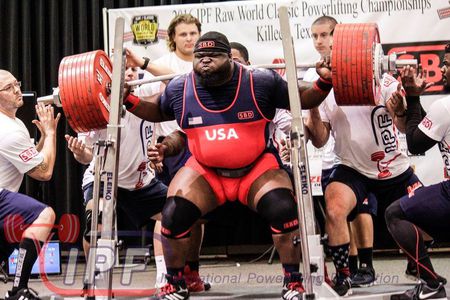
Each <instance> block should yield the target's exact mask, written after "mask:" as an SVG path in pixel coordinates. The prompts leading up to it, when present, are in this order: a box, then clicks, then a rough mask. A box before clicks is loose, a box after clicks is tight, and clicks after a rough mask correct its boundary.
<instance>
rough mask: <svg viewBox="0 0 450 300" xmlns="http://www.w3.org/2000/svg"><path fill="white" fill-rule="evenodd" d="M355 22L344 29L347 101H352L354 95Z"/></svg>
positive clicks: (343, 53)
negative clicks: (352, 34) (353, 53)
mask: <svg viewBox="0 0 450 300" xmlns="http://www.w3.org/2000/svg"><path fill="white" fill-rule="evenodd" d="M353 28H354V26H353V24H347V26H346V28H345V31H344V43H345V45H346V47H345V48H344V49H343V52H342V55H343V61H344V62H345V66H344V71H345V76H344V87H345V90H344V92H345V101H346V103H347V104H348V103H350V102H351V99H352V95H353V80H352V70H351V69H352V64H353V56H352V53H351V52H352V48H353V41H352V36H351V33H352V31H353Z"/></svg>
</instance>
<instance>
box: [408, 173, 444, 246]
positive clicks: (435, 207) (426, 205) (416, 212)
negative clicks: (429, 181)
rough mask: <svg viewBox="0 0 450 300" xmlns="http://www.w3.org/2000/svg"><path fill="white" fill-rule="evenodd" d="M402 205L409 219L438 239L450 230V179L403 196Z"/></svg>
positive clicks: (442, 237)
mask: <svg viewBox="0 0 450 300" xmlns="http://www.w3.org/2000/svg"><path fill="white" fill-rule="evenodd" d="M400 206H401V208H402V210H403V212H404V213H405V216H406V218H407V220H408V221H410V222H411V223H413V224H415V225H417V226H419V227H420V228H421V229H423V230H424V231H425V232H426V233H428V234H429V235H431V236H432V237H433V238H434V239H436V240H440V239H442V240H447V239H448V236H449V232H450V181H448V180H447V181H443V182H441V183H438V184H434V185H431V186H427V187H423V188H421V189H418V190H416V191H413V192H411V193H409V194H408V195H406V196H403V197H402V198H401V199H400Z"/></svg>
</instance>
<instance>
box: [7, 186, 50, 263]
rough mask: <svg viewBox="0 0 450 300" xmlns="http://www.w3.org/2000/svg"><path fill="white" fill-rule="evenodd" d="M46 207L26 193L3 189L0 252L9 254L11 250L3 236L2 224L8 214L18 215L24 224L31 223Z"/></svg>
mask: <svg viewBox="0 0 450 300" xmlns="http://www.w3.org/2000/svg"><path fill="white" fill-rule="evenodd" d="M47 207H48V206H47V205H45V204H44V203H41V202H39V201H37V200H36V199H33V198H31V197H29V196H27V195H24V194H21V193H16V192H11V191H8V190H5V189H3V190H2V191H1V192H0V230H1V231H0V253H1V254H3V255H7V256H9V254H10V253H11V252H12V250H13V248H12V247H10V245H7V244H8V243H7V239H6V237H5V230H4V225H5V220H6V218H7V217H8V216H11V215H20V216H21V217H22V219H23V221H24V224H32V223H33V222H34V221H35V220H36V219H37V218H38V217H39V215H40V214H41V212H42V211H43V210H44V209H46V208H47ZM8 253H9V254H8ZM1 254H0V256H1Z"/></svg>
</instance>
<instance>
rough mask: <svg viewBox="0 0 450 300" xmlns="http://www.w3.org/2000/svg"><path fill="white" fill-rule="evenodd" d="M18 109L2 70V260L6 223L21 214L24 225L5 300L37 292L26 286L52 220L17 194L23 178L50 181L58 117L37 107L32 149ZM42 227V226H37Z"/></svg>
mask: <svg viewBox="0 0 450 300" xmlns="http://www.w3.org/2000/svg"><path fill="white" fill-rule="evenodd" d="M22 105H23V99H22V92H21V90H20V82H18V81H17V79H16V78H15V77H14V76H13V75H12V74H11V73H9V72H8V71H5V70H0V141H2V142H1V143H0V174H1V175H0V228H1V232H2V233H1V234H2V235H3V236H1V237H0V249H1V254H0V256H2V255H5V256H6V258H7V257H9V255H10V254H11V253H12V251H13V247H11V245H10V244H9V243H8V242H7V241H8V240H10V238H11V237H8V236H7V234H6V233H7V232H8V230H13V229H11V228H10V229H7V228H5V227H4V226H5V223H8V222H7V219H8V218H11V216H14V215H16V216H21V218H22V220H23V222H24V224H22V225H24V226H28V227H27V229H26V230H25V231H24V233H23V235H22V237H21V240H20V244H19V255H18V261H17V267H16V274H15V278H14V282H13V287H12V290H10V291H8V292H7V293H6V296H5V299H37V294H36V292H34V291H33V290H31V289H30V288H28V280H29V278H30V274H31V269H32V267H33V264H34V262H35V261H36V259H37V257H38V255H39V252H40V251H41V249H42V245H43V244H44V242H45V241H46V240H47V238H48V236H49V234H50V231H51V229H52V227H53V224H54V222H55V213H54V211H53V209H52V208H51V207H48V206H47V205H45V204H43V203H41V202H39V201H37V200H35V199H33V198H31V197H28V196H26V195H23V194H20V193H18V192H17V191H18V190H19V187H20V185H21V183H22V180H23V175H24V174H27V175H28V176H30V177H32V178H34V179H36V180H40V181H47V180H50V178H51V177H52V173H53V167H54V164H55V157H56V128H57V126H58V121H59V118H60V114H58V115H57V116H56V118H55V117H54V109H53V107H52V106H44V105H43V104H38V105H36V113H37V116H38V118H39V120H34V121H33V123H34V124H35V125H36V126H37V127H38V129H39V131H40V133H41V139H40V141H39V143H38V145H36V146H35V145H34V144H33V143H32V142H31V138H30V134H29V132H28V130H27V128H26V127H25V125H24V124H23V122H22V121H21V120H20V119H18V118H16V112H17V109H18V108H20V107H21V106H22ZM41 224H45V226H39V225H41ZM16 225H19V224H16ZM3 258H4V257H0V259H1V260H3Z"/></svg>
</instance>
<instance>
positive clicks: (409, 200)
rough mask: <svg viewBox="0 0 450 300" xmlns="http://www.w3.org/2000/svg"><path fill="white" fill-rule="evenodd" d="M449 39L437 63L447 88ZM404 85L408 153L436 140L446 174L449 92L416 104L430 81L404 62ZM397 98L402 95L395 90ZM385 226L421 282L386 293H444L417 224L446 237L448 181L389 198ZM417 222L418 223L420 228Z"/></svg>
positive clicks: (420, 150) (449, 82) (449, 205)
mask: <svg viewBox="0 0 450 300" xmlns="http://www.w3.org/2000/svg"><path fill="white" fill-rule="evenodd" d="M449 65H450V44H447V46H446V47H445V55H444V62H443V66H442V68H441V72H442V77H443V82H444V85H445V89H446V91H447V92H450V68H449V67H448V66H449ZM401 77H402V82H403V86H404V88H405V90H406V95H407V96H406V101H407V104H408V109H407V110H406V111H405V112H404V113H405V114H406V141H407V143H408V150H409V151H410V152H411V153H413V154H418V153H424V152H425V151H428V150H429V149H430V148H431V147H433V146H434V145H436V144H437V145H438V147H439V150H440V152H441V154H442V159H443V161H444V166H445V175H446V177H447V178H449V177H450V118H449V115H450V96H446V97H444V98H441V99H439V100H437V101H436V102H434V103H433V104H432V105H431V107H430V109H429V110H428V112H427V113H425V112H424V110H423V109H422V106H421V104H420V99H419V96H420V94H421V93H422V92H423V91H425V90H426V89H427V88H428V87H429V86H430V85H431V84H429V83H427V82H426V81H425V80H424V79H423V78H422V76H421V75H419V76H416V71H415V70H414V69H413V68H410V67H405V68H404V69H403V70H402V72H401ZM396 97H397V98H398V100H397V102H400V101H402V95H401V94H397V95H396ZM385 217H386V223H387V224H388V228H389V232H390V233H391V235H392V236H393V238H394V239H395V241H396V242H397V244H398V245H399V246H400V248H401V249H402V250H403V252H404V253H405V254H406V255H407V257H408V258H409V259H410V260H413V261H414V262H415V264H416V265H417V270H418V277H419V279H420V280H421V282H420V283H419V284H418V285H417V286H416V287H415V288H414V289H412V290H408V291H406V292H405V293H403V294H400V295H393V296H392V297H391V299H399V300H403V299H405V300H408V299H447V297H446V293H445V287H444V285H445V284H446V283H447V280H446V279H445V278H443V277H441V276H439V275H438V274H437V273H436V272H435V271H434V269H433V265H432V264H431V260H430V257H429V256H428V253H427V250H426V248H425V244H424V240H423V236H422V233H421V230H420V229H422V230H423V231H425V232H426V233H428V234H429V235H430V236H432V237H433V238H434V239H435V240H439V239H445V238H447V237H448V233H449V232H450V181H449V180H445V181H443V182H441V183H438V184H434V185H431V186H427V187H423V188H421V189H419V190H416V191H415V192H413V193H409V195H406V196H403V197H402V198H400V199H399V200H397V201H396V202H394V203H392V204H391V205H390V206H389V207H388V209H387V210H386V215H385ZM419 228H420V229H419Z"/></svg>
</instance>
